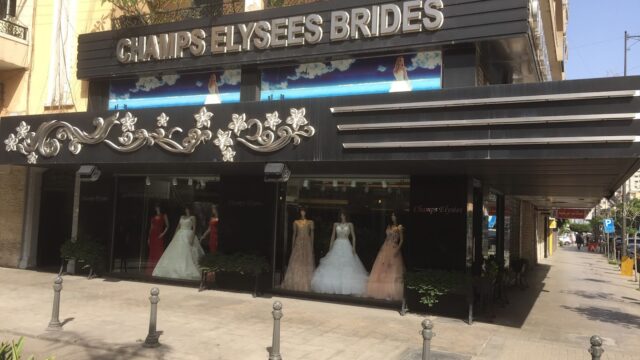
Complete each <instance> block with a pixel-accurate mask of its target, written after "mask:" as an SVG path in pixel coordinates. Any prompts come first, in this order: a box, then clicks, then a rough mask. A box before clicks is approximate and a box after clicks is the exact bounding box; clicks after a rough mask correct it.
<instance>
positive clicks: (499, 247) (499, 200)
mask: <svg viewBox="0 0 640 360" xmlns="http://www.w3.org/2000/svg"><path fill="white" fill-rule="evenodd" d="M496 260H497V261H498V264H500V268H501V269H502V268H503V267H504V195H501V194H498V195H497V196H496Z"/></svg>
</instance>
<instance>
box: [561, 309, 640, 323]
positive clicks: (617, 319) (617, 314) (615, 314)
mask: <svg viewBox="0 0 640 360" xmlns="http://www.w3.org/2000/svg"><path fill="white" fill-rule="evenodd" d="M562 307H563V308H565V309H567V310H571V311H573V312H576V313H578V314H580V315H583V316H585V317H586V318H587V319H589V320H593V321H601V322H607V323H612V324H616V325H620V326H623V327H625V328H627V329H634V328H636V329H640V316H637V315H633V314H629V313H626V312H622V311H619V310H615V309H607V308H601V307H595V306H576V307H572V306H566V305H563V306H562Z"/></svg>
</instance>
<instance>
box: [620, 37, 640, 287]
mask: <svg viewBox="0 0 640 360" xmlns="http://www.w3.org/2000/svg"><path fill="white" fill-rule="evenodd" d="M629 40H635V41H636V42H635V43H633V44H631V46H633V45H635V44H637V43H638V42H640V35H629V32H628V31H626V30H625V32H624V76H627V52H628V51H629V50H630V49H631V47H630V46H627V44H628V42H629ZM627 182H628V180H627V181H625V182H624V185H623V189H624V188H626V186H627ZM625 193H626V191H623V197H624V195H625ZM623 204H624V202H623ZM623 206H625V205H623ZM624 209H625V208H623V214H624ZM623 218H624V215H623ZM623 233H625V234H626V229H624V230H623ZM623 239H624V242H625V243H626V241H627V238H626V236H625V237H623ZM626 248H627V247H626V246H625V247H624V250H623V251H625V252H626V251H627V250H626ZM637 249H638V238H637V236H636V235H635V234H634V236H633V261H634V263H635V265H636V270H635V272H634V280H638V270H640V269H638V253H637V251H638V250H637ZM638 290H640V281H638Z"/></svg>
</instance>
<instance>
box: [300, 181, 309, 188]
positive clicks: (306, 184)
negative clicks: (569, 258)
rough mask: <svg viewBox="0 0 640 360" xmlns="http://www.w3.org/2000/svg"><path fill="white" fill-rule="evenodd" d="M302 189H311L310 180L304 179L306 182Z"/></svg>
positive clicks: (303, 183)
mask: <svg viewBox="0 0 640 360" xmlns="http://www.w3.org/2000/svg"><path fill="white" fill-rule="evenodd" d="M302 187H303V188H305V189H308V188H309V180H308V179H304V181H303V182H302Z"/></svg>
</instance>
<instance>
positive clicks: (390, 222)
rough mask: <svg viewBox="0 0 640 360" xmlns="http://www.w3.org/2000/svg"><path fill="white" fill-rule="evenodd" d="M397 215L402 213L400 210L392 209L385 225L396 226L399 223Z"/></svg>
mask: <svg viewBox="0 0 640 360" xmlns="http://www.w3.org/2000/svg"><path fill="white" fill-rule="evenodd" d="M399 215H402V212H401V211H400V210H393V211H392V212H391V214H389V220H388V224H387V226H398V225H400V219H399V218H398V216H399Z"/></svg>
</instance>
